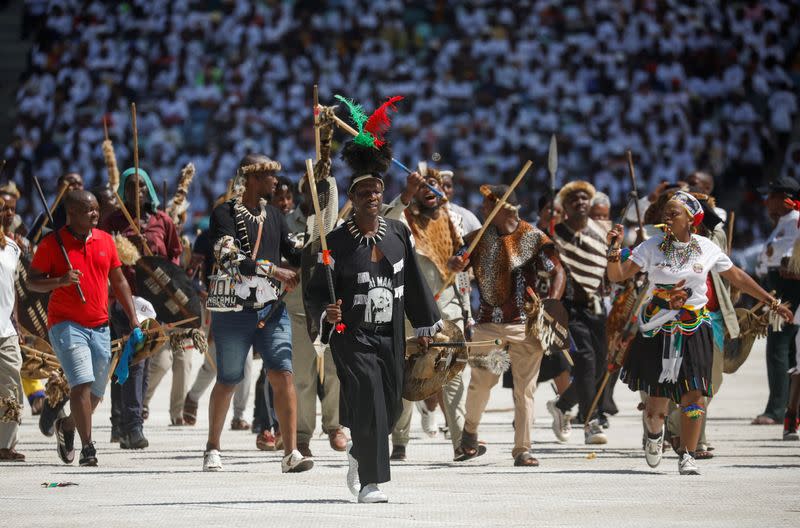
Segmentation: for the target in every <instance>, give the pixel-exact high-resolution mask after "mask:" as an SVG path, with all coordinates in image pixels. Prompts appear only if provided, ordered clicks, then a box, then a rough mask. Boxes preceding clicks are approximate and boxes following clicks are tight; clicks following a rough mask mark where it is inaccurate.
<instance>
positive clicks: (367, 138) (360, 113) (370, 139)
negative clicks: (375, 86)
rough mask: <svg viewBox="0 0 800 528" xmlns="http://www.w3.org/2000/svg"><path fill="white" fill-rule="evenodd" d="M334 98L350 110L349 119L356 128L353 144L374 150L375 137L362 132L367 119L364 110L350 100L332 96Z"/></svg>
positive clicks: (364, 131)
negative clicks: (356, 133)
mask: <svg viewBox="0 0 800 528" xmlns="http://www.w3.org/2000/svg"><path fill="white" fill-rule="evenodd" d="M334 97H335V98H336V99H338V100H339V101H341V102H343V103H344V104H346V105H347V108H348V109H349V110H350V119H352V120H353V123H355V125H356V128H357V129H358V135H357V136H356V137H355V139H353V142H354V143H356V144H357V145H361V146H364V147H373V148H376V147H375V136H373V135H372V134H370V133H369V132H368V131H366V130H364V123H366V122H367V120H368V119H369V117H368V116H367V114H366V113H365V112H364V109H363V108H361V105H360V104H358V103H356V102H355V101H353V100H352V99H348V98H346V97H342V96H341V95H334Z"/></svg>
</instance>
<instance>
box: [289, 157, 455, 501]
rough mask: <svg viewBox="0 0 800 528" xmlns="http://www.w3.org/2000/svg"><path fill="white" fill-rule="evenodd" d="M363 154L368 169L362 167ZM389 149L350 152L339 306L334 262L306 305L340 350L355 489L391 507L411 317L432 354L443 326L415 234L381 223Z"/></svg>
mask: <svg viewBox="0 0 800 528" xmlns="http://www.w3.org/2000/svg"><path fill="white" fill-rule="evenodd" d="M359 149H360V150H361V152H360V155H361V158H360V161H361V162H365V160H366V163H361V164H359V163H358V161H359V160H356V161H353V157H352V156H351V155H352V154H353V152H354V151H356V150H359ZM364 149H372V150H374V152H371V151H369V150H364ZM387 151H388V146H386V145H383V146H382V147H381V148H380V149H375V148H373V147H363V146H359V145H356V144H354V143H350V144H348V145H347V146H346V147H345V152H344V156H345V159H346V160H347V161H348V163H349V164H350V166H351V168H352V169H353V171H354V176H353V178H352V179H351V183H350V187H349V190H348V196H349V198H350V200H351V201H352V204H353V211H354V212H353V216H351V217H350V218H349V219H348V220H347V221H346V222H345V223H344V224H343V225H341V226H340V227H339V228H337V229H335V230H334V231H333V232H331V233H330V235H329V237H328V248H329V251H330V256H331V259H330V262H331V263H330V267H331V268H332V270H331V275H332V282H333V290H334V292H335V297H336V303H335V304H331V299H330V297H329V291H328V284H327V278H326V271H325V269H324V265H320V264H317V266H316V268H315V269H314V271H313V273H312V276H311V280H310V281H309V284H308V286H307V288H305V291H304V293H305V295H306V299H307V301H308V302H307V303H306V306H311V307H314V308H315V309H314V310H313V313H309V314H308V315H309V317H316V318H317V319H318V320H320V334H321V337H322V340H323V341H327V342H329V343H330V346H331V350H332V352H333V359H334V362H335V363H336V371H337V373H338V376H339V380H340V383H341V395H340V421H341V423H342V425H345V426H347V427H349V428H350V433H351V436H352V442H351V443H349V444H348V455H349V460H350V468H349V471H348V475H347V484H348V487H349V488H350V491H351V492H352V493H353V494H354V495H357V496H358V502H362V503H375V502H387V501H388V498H387V497H386V494H384V493H383V492H382V491H381V490H380V489H379V488H378V486H377V485H378V484H380V483H383V482H387V481H389V480H390V469H389V439H388V435H389V433H390V432H391V431H392V429H393V427H394V425H395V422H396V420H397V418H398V417H399V416H400V413H401V411H402V408H403V403H402V392H403V368H404V362H405V321H404V316H405V317H407V318H408V319H409V321H410V322H411V325H412V327H413V328H414V333H415V336H416V337H417V339H418V344H419V345H420V346H421V347H423V348H425V347H427V346H428V344H429V343H430V341H431V338H432V337H433V336H434V334H436V333H437V332H438V331H439V330H440V329H441V328H442V326H443V323H442V321H441V317H440V314H439V310H438V308H437V307H436V302H435V301H434V299H433V295H432V294H431V291H430V289H429V288H428V285H427V283H426V282H425V279H424V278H423V276H422V273H421V271H420V268H419V264H418V262H417V259H416V256H415V253H414V246H413V241H412V238H411V233H410V231H409V229H408V228H407V227H406V226H405V225H404V224H403V223H401V222H399V221H396V220H391V219H386V218H384V217H382V216H380V210H381V204H382V201H383V189H384V186H383V180H382V179H381V173H382V172H384V171H385V170H386V168H387V166H388V160H390V159H391V154H390V153H387ZM356 156H358V155H356ZM370 158H372V159H371V162H370ZM382 161H385V163H382ZM320 261H322V255H320ZM342 325H344V327H342ZM359 482H360V483H361V485H359ZM359 490H360V491H359Z"/></svg>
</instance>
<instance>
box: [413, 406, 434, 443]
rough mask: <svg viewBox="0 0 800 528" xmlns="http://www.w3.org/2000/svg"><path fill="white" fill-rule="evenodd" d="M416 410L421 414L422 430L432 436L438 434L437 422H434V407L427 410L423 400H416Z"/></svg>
mask: <svg viewBox="0 0 800 528" xmlns="http://www.w3.org/2000/svg"><path fill="white" fill-rule="evenodd" d="M417 410H418V411H419V413H420V414H421V415H422V430H423V431H425V434H427V435H428V436H430V437H431V438H433V437H434V436H436V435H437V434H439V424H438V423H437V422H436V409H434V410H432V411H429V410H428V407H427V406H426V405H425V402H424V401H418V402H417Z"/></svg>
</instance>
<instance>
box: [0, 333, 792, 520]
mask: <svg viewBox="0 0 800 528" xmlns="http://www.w3.org/2000/svg"><path fill="white" fill-rule="evenodd" d="M197 363H198V364H197V365H196V366H195V368H197V367H199V363H200V359H199V357H198V358H197ZM169 386H170V378H169V376H167V377H165V379H164V381H163V382H162V384H161V385H160V386H159V389H158V391H157V392H156V396H155V398H154V400H155V402H154V404H153V407H154V408H153V409H152V411H151V417H150V419H149V420H148V421H147V423H146V426H145V433H146V435H147V437H148V438H149V440H150V447H149V448H148V449H146V450H143V451H123V450H121V449H119V447H118V446H116V445H112V444H110V443H109V442H108V438H109V433H110V426H109V421H108V416H109V408H110V404H109V402H108V398H107V399H106V401H104V402H103V403H102V405H101V407H100V408H99V409H98V412H97V413H96V414H95V423H96V426H95V440H96V441H97V447H98V459H99V464H100V465H99V467H97V468H80V467H78V466H77V460H76V461H75V463H74V464H73V465H72V466H65V465H63V464H62V463H61V462H60V460H59V459H58V456H57V454H56V450H55V440H54V439H52V438H45V437H43V436H42V435H41V434H40V433H39V431H38V428H37V425H36V421H35V419H32V418H30V416H29V411H28V410H27V409H26V415H25V419H24V423H23V425H22V429H21V441H20V444H19V446H18V449H19V450H20V451H21V452H23V453H25V454H26V455H27V457H28V460H27V462H25V463H23V464H2V465H0V498H2V505H3V514H2V515H0V526H2V527H5V526H9V527H12V526H13V527H29V526H36V527H46V526H64V525H67V526H68V525H72V526H81V527H82V528H83V527H86V528H88V527H94V526H97V527H102V528H109V527H112V526H113V527H118V526H145V527H149V528H156V527H162V526H169V527H177V526H188V525H193V526H197V527H199V526H203V527H205V526H225V527H228V526H272V525H274V526H281V527H294V526H301V527H304V528H307V527H309V526H312V525H316V526H337V525H340V526H345V527H347V528H350V527H355V526H375V525H380V526H443V525H447V526H482V527H485V526H533V525H537V526H578V525H580V526H614V527H615V528H620V527H623V526H637V527H639V526H667V525H668V526H690V525H691V526H702V527H706V528H710V527H714V526H720V527H725V528H730V527H731V526H797V523H798V522H799V521H798V519H800V517H798V515H797V514H798V513H800V503H798V492H800V456H799V455H800V442H791V443H790V442H784V441H783V440H782V439H781V428H780V427H777V426H751V425H749V422H750V420H751V419H752V418H753V417H754V416H755V415H756V414H758V413H759V412H760V411H762V410H763V406H764V404H765V402H766V397H767V385H766V368H765V359H764V342H763V341H761V342H759V343H757V344H756V347H755V349H754V351H753V354H752V357H751V358H750V359H748V361H747V362H746V363H745V364H744V366H743V367H742V368H741V370H740V371H739V372H738V373H737V374H735V375H731V376H727V377H726V379H725V383H724V384H723V386H722V389H721V391H720V392H719V394H718V397H717V398H715V399H714V402H713V404H712V406H711V409H710V417H711V419H710V421H709V424H708V436H709V440H710V441H711V442H712V443H713V445H714V446H715V447H716V451H715V452H714V453H715V457H714V459H713V460H709V461H700V462H699V464H700V468H701V471H702V473H703V474H702V475H701V476H697V477H681V476H679V475H678V472H677V457H676V456H675V454H674V453H672V452H671V451H669V452H668V453H666V455H665V458H664V460H663V461H662V464H661V466H659V467H658V468H657V469H656V470H651V469H650V468H649V467H648V466H647V465H646V464H645V461H644V456H643V453H642V449H641V433H642V429H641V421H640V413H639V412H638V411H637V410H636V404H637V403H638V395H637V394H635V393H633V392H630V391H628V390H627V388H625V387H623V386H618V387H617V390H616V394H615V399H616V401H617V404H618V406H619V408H620V413H619V414H618V415H617V416H615V417H612V418H611V429H609V431H608V435H609V443H608V444H607V445H606V446H586V445H584V443H583V435H582V434H581V433H582V431H581V430H579V429H575V430H574V431H573V434H572V437H571V439H570V441H569V443H567V444H558V443H556V442H555V438H554V436H553V433H552V432H551V430H550V422H551V420H550V416H549V415H548V414H547V411H546V410H545V402H546V401H547V400H548V399H551V398H552V397H553V391H552V390H551V388H550V387H549V386H547V385H542V386H540V387H539V389H538V391H537V395H536V416H537V420H536V424H535V426H534V433H533V438H534V443H535V445H534V450H535V454H536V456H537V457H538V458H539V460H540V462H541V466H540V467H539V468H535V469H523V468H515V467H513V461H512V459H511V455H510V452H511V447H512V441H513V433H512V429H511V421H512V418H513V414H512V412H511V406H512V405H511V393H510V391H509V390H507V389H502V388H500V387H496V388H495V389H494V392H493V395H492V400H491V401H490V403H489V409H488V412H487V413H486V415H485V417H484V423H483V424H482V426H481V429H480V437H481V439H482V440H484V441H486V442H487V443H488V452H487V454H486V455H484V456H483V457H480V458H478V459H475V460H472V461H469V462H465V463H455V462H451V459H452V446H451V445H450V442H449V440H446V439H444V438H443V437H442V436H441V435H439V437H437V438H433V439H430V438H428V437H427V436H425V435H424V433H423V432H422V431H421V428H420V422H419V417H418V416H416V415H415V417H414V421H413V431H412V441H411V443H410V444H409V446H408V461H407V462H404V463H397V464H394V465H393V467H392V477H393V480H392V481H391V482H390V483H388V484H386V485H385V486H383V489H384V490H385V491H386V492H387V493H388V495H389V497H390V501H391V502H390V503H389V504H379V505H359V504H355V503H354V501H353V497H352V496H351V495H350V494H349V492H348V491H347V488H346V487H345V471H346V460H345V456H344V454H343V453H337V452H334V451H333V450H331V449H330V447H329V446H328V443H327V439H326V438H319V439H315V440H314V441H313V442H312V444H311V448H312V450H313V452H314V454H315V461H316V465H315V467H314V469H313V470H312V471H310V472H307V473H302V474H297V475H282V474H281V472H280V455H279V454H278V453H268V452H262V451H258V450H256V448H255V436H254V435H253V434H251V433H249V432H234V431H230V430H226V431H225V433H224V435H223V448H224V451H223V463H224V466H225V469H224V471H223V472H221V473H203V472H202V471H201V468H202V450H203V447H204V445H205V434H206V424H207V418H206V417H205V412H206V409H207V395H206V398H205V399H204V400H203V401H201V404H200V419H199V421H198V425H197V426H195V427H171V426H169V425H168V424H169V415H168V412H167V405H168V403H167V400H168V391H169ZM209 392H210V391H209ZM250 416H251V414H250V411H249V410H248V416H247V417H248V419H249V418H250ZM440 418H441V417H440ZM441 419H442V420H443V418H441ZM593 455H594V456H593ZM76 459H77V455H76ZM44 482H75V483H77V484H78V485H77V486H72V487H63V488H48V489H45V488H43V487H42V486H41V485H42V483H44Z"/></svg>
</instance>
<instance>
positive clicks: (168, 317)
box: [136, 256, 202, 328]
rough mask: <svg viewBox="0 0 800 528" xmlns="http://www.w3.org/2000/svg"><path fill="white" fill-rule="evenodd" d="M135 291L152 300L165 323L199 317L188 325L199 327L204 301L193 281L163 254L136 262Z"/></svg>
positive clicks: (159, 317) (159, 316)
mask: <svg viewBox="0 0 800 528" xmlns="http://www.w3.org/2000/svg"><path fill="white" fill-rule="evenodd" d="M136 293H137V295H139V296H141V297H144V298H145V299H147V300H148V301H150V302H151V303H152V305H153V307H154V308H155V310H156V313H157V314H158V319H159V320H160V321H161V322H164V323H174V322H177V321H181V320H183V319H188V318H190V317H196V319H195V320H194V321H192V322H191V323H187V325H186V326H187V327H192V328H199V327H200V315H201V310H202V303H201V302H200V296H199V295H198V293H197V289H196V288H195V286H194V284H193V283H192V280H191V279H190V278H189V276H188V275H187V274H186V272H185V271H184V270H183V268H181V267H180V266H178V265H176V264H173V263H172V262H170V261H169V260H167V259H165V258H164V257H156V256H152V257H142V258H140V259H139V260H138V261H137V262H136Z"/></svg>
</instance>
